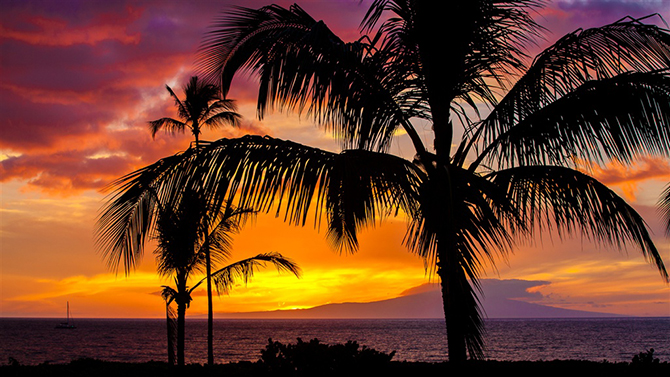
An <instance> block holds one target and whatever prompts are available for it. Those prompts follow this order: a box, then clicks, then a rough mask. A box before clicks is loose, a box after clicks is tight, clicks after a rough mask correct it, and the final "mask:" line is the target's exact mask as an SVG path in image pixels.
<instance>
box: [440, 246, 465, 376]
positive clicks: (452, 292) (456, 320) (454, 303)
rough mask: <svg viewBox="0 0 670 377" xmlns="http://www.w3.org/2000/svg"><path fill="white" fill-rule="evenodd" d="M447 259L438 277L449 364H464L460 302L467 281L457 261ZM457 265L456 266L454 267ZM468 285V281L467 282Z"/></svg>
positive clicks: (463, 334) (463, 328)
mask: <svg viewBox="0 0 670 377" xmlns="http://www.w3.org/2000/svg"><path fill="white" fill-rule="evenodd" d="M449 259H450V258H446V261H445V262H446V263H444V262H441V263H440V265H439V266H438V271H437V273H438V275H439V276H440V279H441V288H442V305H443V309H444V319H445V325H446V327H447V348H448V352H449V362H451V363H456V364H462V363H464V362H465V361H466V360H467V353H466V344H465V326H464V323H463V315H462V312H463V309H464V308H463V305H464V303H463V302H461V301H462V300H459V297H460V296H462V290H463V287H462V284H463V279H465V276H464V273H463V270H462V269H461V268H459V267H458V263H454V262H456V261H453V262H452V261H450V260H449ZM454 265H456V266H454ZM466 284H467V281H466Z"/></svg>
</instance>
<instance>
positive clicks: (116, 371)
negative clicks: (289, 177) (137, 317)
mask: <svg viewBox="0 0 670 377" xmlns="http://www.w3.org/2000/svg"><path fill="white" fill-rule="evenodd" d="M291 369H292V368H291ZM291 369H289V368H284V369H275V370H273V369H272V368H268V366H267V365H264V364H263V363H260V362H256V363H252V362H241V363H231V364H217V365H214V366H206V365H199V364H190V365H186V366H185V367H181V368H179V367H175V366H170V365H168V364H167V363H162V362H148V363H136V364H135V363H119V362H108V361H100V360H95V359H80V360H75V361H72V362H71V363H69V364H40V365H3V366H0V375H1V376H6V377H9V376H11V377H13V376H68V377H78V376H94V377H119V376H123V377H135V376H137V377H140V376H141V377H147V376H161V377H162V376H197V377H210V376H222V377H224V376H225V377H239V376H245V377H246V376H249V377H282V376H286V377H289V376H291V377H292V376H296V377H302V376H318V377H322V376H324V377H327V376H333V377H335V376H337V377H345V376H346V377H349V376H366V377H374V376H384V377H390V376H412V377H413V376H484V375H502V376H505V375H511V376H514V377H518V376H540V377H548V376H561V377H575V376H607V377H612V376H645V377H651V376H663V377H667V376H670V364H669V363H667V362H663V363H655V364H635V363H610V362H592V361H562V360H555V361H516V362H506V361H478V362H468V363H466V364H465V365H462V366H456V365H450V364H449V363H420V362H400V361H392V362H388V363H385V364H383V365H367V366H365V365H364V366H360V365H358V366H354V365H349V366H342V367H334V368H333V367H329V368H319V367H318V366H312V367H309V368H301V369H299V370H295V369H292V370H291ZM494 373H495V374H494Z"/></svg>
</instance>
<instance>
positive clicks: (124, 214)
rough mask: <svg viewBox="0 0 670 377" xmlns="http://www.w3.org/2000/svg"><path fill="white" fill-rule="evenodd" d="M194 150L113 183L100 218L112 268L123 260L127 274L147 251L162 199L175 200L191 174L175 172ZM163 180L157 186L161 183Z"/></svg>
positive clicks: (100, 243)
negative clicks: (177, 188)
mask: <svg viewBox="0 0 670 377" xmlns="http://www.w3.org/2000/svg"><path fill="white" fill-rule="evenodd" d="M193 153H194V150H188V151H186V152H184V153H180V154H176V155H174V156H171V157H167V158H164V159H161V160H159V161H158V162H156V163H154V164H152V165H149V166H147V167H144V168H142V169H139V170H136V171H134V172H132V173H130V174H128V175H125V176H123V177H121V178H119V179H117V180H115V181H114V182H112V183H110V184H109V185H108V186H107V188H106V190H107V192H111V194H110V195H108V197H107V203H106V204H105V206H104V207H103V208H102V209H101V212H100V215H99V216H98V218H97V220H96V226H95V238H96V247H97V249H98V250H99V251H100V252H101V253H102V255H103V258H104V259H105V260H106V261H107V264H108V267H109V268H110V269H111V270H112V271H118V268H119V265H120V264H122V265H123V268H124V272H125V274H126V275H127V274H128V273H129V272H130V271H132V270H133V269H134V268H135V265H136V264H137V262H138V261H139V260H140V259H141V258H142V255H143V253H144V244H145V240H146V238H147V237H148V236H149V235H150V234H151V231H152V229H153V228H154V225H155V218H156V215H157V212H158V211H159V207H160V206H159V203H174V202H175V200H176V198H175V196H176V195H178V192H179V190H174V188H175V187H185V186H187V182H189V181H190V180H189V177H187V176H181V175H174V174H172V173H174V170H175V168H176V167H178V166H179V163H180V162H182V161H183V160H184V159H188V158H189V156H190V155H192V154H193ZM158 182H160V183H161V184H162V186H161V187H158V188H157V183H158Z"/></svg>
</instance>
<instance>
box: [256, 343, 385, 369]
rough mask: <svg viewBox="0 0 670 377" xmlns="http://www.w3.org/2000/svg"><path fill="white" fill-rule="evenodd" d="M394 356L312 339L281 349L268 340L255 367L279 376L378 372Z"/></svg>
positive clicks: (350, 344) (366, 348) (373, 350)
mask: <svg viewBox="0 0 670 377" xmlns="http://www.w3.org/2000/svg"><path fill="white" fill-rule="evenodd" d="M394 355H395V351H392V352H391V353H388V354H387V353H384V352H381V351H377V350H375V349H372V348H368V347H366V346H363V347H360V346H359V345H358V343H357V342H355V341H348V342H347V343H345V344H334V345H328V344H325V343H321V342H320V341H319V340H318V339H316V338H314V339H312V340H310V341H309V342H303V341H302V339H300V338H298V343H296V344H286V345H285V344H282V343H280V342H277V341H274V342H273V341H272V339H268V344H267V346H265V349H264V350H261V359H260V360H259V364H261V365H263V366H264V367H265V368H267V370H268V372H272V373H277V374H280V375H300V376H302V375H305V376H308V375H324V374H325V375H330V374H339V373H343V372H354V371H356V372H363V371H367V370H370V371H371V370H373V369H378V368H379V367H381V366H386V365H388V364H389V363H390V362H391V359H392V358H393V356H394Z"/></svg>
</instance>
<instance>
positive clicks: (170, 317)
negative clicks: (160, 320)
mask: <svg viewBox="0 0 670 377" xmlns="http://www.w3.org/2000/svg"><path fill="white" fill-rule="evenodd" d="M161 297H162V298H163V300H165V321H166V325H167V354H168V364H170V365H174V364H175V362H176V360H177V349H176V344H177V313H175V311H174V309H173V308H172V303H173V302H174V299H175V297H177V291H175V290H174V288H172V287H169V286H167V285H164V286H163V290H162V291H161Z"/></svg>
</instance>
